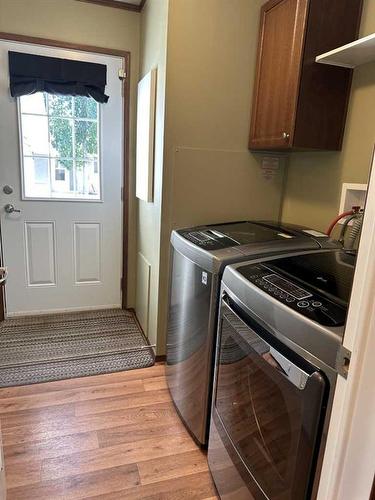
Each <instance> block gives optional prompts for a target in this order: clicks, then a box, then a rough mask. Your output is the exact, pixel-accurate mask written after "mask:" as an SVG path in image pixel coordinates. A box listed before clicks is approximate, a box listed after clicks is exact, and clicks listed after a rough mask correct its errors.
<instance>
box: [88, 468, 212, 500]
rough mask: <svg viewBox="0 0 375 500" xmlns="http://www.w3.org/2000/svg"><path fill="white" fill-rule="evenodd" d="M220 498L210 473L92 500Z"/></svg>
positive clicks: (161, 482)
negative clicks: (216, 493)
mask: <svg viewBox="0 0 375 500" xmlns="http://www.w3.org/2000/svg"><path fill="white" fill-rule="evenodd" d="M207 498H215V499H217V498H218V497H217V496H216V495H215V488H214V486H213V484H212V480H211V476H210V474H209V473H208V472H201V473H199V474H194V475H191V476H187V477H179V478H176V479H172V480H169V481H160V482H158V483H153V484H148V485H146V486H141V487H136V488H130V489H127V490H126V491H124V492H123V493H121V492H116V493H108V494H106V495H97V496H95V497H92V500H94V499H95V500H125V499H126V500H204V499H207Z"/></svg>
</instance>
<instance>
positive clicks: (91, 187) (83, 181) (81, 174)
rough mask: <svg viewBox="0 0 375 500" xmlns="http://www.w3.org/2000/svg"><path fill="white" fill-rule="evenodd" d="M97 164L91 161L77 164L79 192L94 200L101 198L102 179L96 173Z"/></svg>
mask: <svg viewBox="0 0 375 500" xmlns="http://www.w3.org/2000/svg"><path fill="white" fill-rule="evenodd" d="M96 164H97V162H96V161H91V160H87V161H77V162H76V180H77V192H79V193H80V194H81V195H86V196H87V197H90V198H93V199H99V198H100V177H99V172H98V171H95V169H96Z"/></svg>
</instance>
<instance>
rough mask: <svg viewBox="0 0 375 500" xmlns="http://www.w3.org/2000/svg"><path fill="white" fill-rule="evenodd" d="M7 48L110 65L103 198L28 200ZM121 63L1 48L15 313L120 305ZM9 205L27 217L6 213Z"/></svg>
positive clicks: (6, 240)
mask: <svg viewBox="0 0 375 500" xmlns="http://www.w3.org/2000/svg"><path fill="white" fill-rule="evenodd" d="M9 50H11V51H16V52H27V53H32V54H39V55H45V56H51V57H61V58H67V59H76V60H84V61H88V62H95V63H100V64H105V65H106V66H107V87H106V94H107V95H109V101H108V103H106V104H100V105H99V113H100V140H99V143H100V148H99V163H100V171H101V199H100V200H93V199H91V200H85V201H77V200H68V199H67V200H64V201H60V200H59V201H56V199H52V200H51V199H48V200H44V199H43V200H42V199H31V200H30V199H25V197H24V198H23V197H22V182H23V180H22V176H21V160H20V158H21V155H20V141H19V118H18V110H17V103H16V100H15V99H14V98H12V97H11V96H10V93H9V76H8V75H9V73H8V51H9ZM121 65H122V59H121V58H118V57H112V56H104V55H99V54H89V53H83V52H79V51H72V50H65V49H55V48H49V47H43V46H35V45H32V44H21V43H17V42H6V41H4V42H0V202H1V204H0V209H1V231H2V244H3V256H4V265H6V266H7V267H8V273H9V277H8V281H7V285H6V289H5V291H6V304H7V313H8V314H10V315H12V314H20V315H22V314H28V313H33V312H35V313H44V312H52V311H58V310H70V309H72V310H74V309H91V308H102V307H103V308H104V307H120V306H121V275H122V202H121V187H122V181H123V180H122V165H123V157H122V155H123V153H122V144H123V113H122V110H123V103H122V93H121V81H120V80H119V78H118V69H119V68H120V67H121ZM51 168H52V167H51ZM51 171H52V170H50V172H51ZM54 182H55V179H54ZM61 182H62V181H61ZM5 185H10V186H11V187H12V188H13V193H12V194H9V195H7V194H5V193H4V192H3V187H4V186H5ZM7 203H11V204H13V205H14V206H15V207H16V208H17V209H19V210H21V212H20V213H12V214H7V213H5V211H4V206H5V205H6V204H7Z"/></svg>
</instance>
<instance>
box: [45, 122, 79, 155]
mask: <svg viewBox="0 0 375 500" xmlns="http://www.w3.org/2000/svg"><path fill="white" fill-rule="evenodd" d="M49 133H50V141H51V156H58V157H63V158H73V121H72V120H69V119H66V118H50V121H49Z"/></svg>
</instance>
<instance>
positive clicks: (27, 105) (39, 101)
mask: <svg viewBox="0 0 375 500" xmlns="http://www.w3.org/2000/svg"><path fill="white" fill-rule="evenodd" d="M20 102H21V112H22V113H32V114H34V115H46V114H47V94H44V93H43V92H37V93H36V94H31V95H24V96H22V97H21V98H20Z"/></svg>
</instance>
